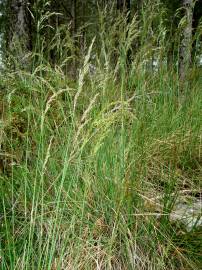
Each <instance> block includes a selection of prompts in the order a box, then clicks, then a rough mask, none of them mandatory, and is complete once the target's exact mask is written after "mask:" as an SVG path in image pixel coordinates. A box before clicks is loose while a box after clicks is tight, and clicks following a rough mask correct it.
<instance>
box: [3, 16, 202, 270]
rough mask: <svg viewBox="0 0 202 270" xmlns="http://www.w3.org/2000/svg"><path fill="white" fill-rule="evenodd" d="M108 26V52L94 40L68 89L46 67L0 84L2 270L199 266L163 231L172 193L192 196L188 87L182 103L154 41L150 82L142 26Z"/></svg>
mask: <svg viewBox="0 0 202 270" xmlns="http://www.w3.org/2000/svg"><path fill="white" fill-rule="evenodd" d="M103 14H104V13H103ZM103 16H104V15H103ZM101 19H102V18H101ZM103 22H104V20H101V22H100V23H101V26H100V27H101V29H103V28H104V27H105V25H104V24H103ZM116 23H117V24H116V25H114V29H113V28H112V29H111V30H112V32H113V31H114V32H116V31H117V29H118V28H119V27H122V29H123V31H122V32H118V33H120V35H121V36H120V39H118V40H119V46H118V47H116V48H115V45H114V42H115V40H113V38H114V39H116V38H115V37H113V36H112V32H110V31H109V33H108V32H106V33H105V32H104V31H103V32H101V33H102V34H103V35H105V36H101V40H102V43H101V45H100V47H99V46H98V44H97V43H98V40H99V39H100V37H97V38H96V39H93V41H92V42H91V45H89V49H88V50H87V51H86V55H85V56H83V60H81V62H82V61H83V64H82V65H81V67H80V70H79V72H77V73H78V75H77V78H76V79H75V80H72V79H70V78H69V77H68V76H66V75H65V73H64V69H63V66H55V67H51V66H50V65H49V64H47V63H46V64H43V63H41V64H40V65H38V66H36V67H34V68H33V70H32V72H25V71H22V70H16V71H15V72H12V71H10V72H6V73H5V74H3V75H2V76H1V78H0V86H1V88H2V89H3V90H2V95H1V176H0V177H1V179H0V180H1V181H0V193H1V194H0V196H1V200H0V207H1V208H0V211H1V212H0V218H1V230H0V262H1V266H2V269H27V270H29V269H50V270H52V269H65V270H66V269H180V268H183V269H199V268H200V266H201V261H200V252H201V244H200V241H198V239H200V238H201V231H200V230H195V229H194V230H193V231H191V232H189V233H187V232H186V229H185V228H183V227H181V225H180V224H172V223H171V222H170V220H169V213H170V212H171V211H172V208H173V206H174V204H175V201H176V199H177V198H178V197H179V196H180V194H181V192H183V191H184V190H190V191H193V190H196V191H198V192H200V190H201V128H202V126H201V118H200V115H201V109H202V108H201V100H202V99H201V98H202V97H201V95H202V94H201V89H200V83H201V82H200V79H197V80H196V79H195V77H194V79H192V80H190V82H189V83H188V85H187V86H186V87H187V89H184V92H183V93H182V92H181V87H180V83H179V81H178V76H177V73H176V71H175V68H173V69H172V70H171V69H168V68H167V65H166V61H165V57H166V52H165V51H164V43H163V41H164V40H163V35H162V45H161V46H162V48H161V47H158V50H156V51H157V53H156V54H155V57H156V55H157V56H159V58H161V59H163V60H162V62H161V63H160V64H159V68H158V69H155V70H154V69H153V68H151V64H149V61H150V62H151V54H152V52H153V51H154V46H155V40H153V41H152V42H153V43H152V47H151V48H150V51H148V49H149V46H148V45H149V44H150V43H147V42H146V39H147V38H146V36H145V35H146V33H147V30H148V29H147V27H148V25H150V24H146V22H145V24H144V27H143V28H142V29H141V30H138V28H137V24H136V19H134V20H133V21H132V22H131V24H130V25H129V26H128V28H127V29H126V30H124V29H125V28H124V26H125V24H126V20H125V19H123V18H117V21H116ZM116 27H117V29H116ZM124 31H125V32H124ZM141 31H143V32H141ZM158 31H161V29H158ZM158 31H157V34H158V33H159V32H158ZM104 33H105V34H104ZM160 33H161V32H160ZM107 34H108V35H107ZM140 37H141V38H142V39H141V46H140V48H139V52H137V54H136V55H135V56H134V57H133V58H132V59H131V61H129V63H128V51H129V49H130V48H131V47H132V44H133V42H134V41H136V40H138V42H139V40H140ZM158 38H160V37H159V35H158ZM93 54H95V58H93V59H92V60H91V57H92V55H93ZM41 59H42V62H43V56H41ZM61 62H62V60H61ZM91 64H93V65H94V71H93V72H92V71H91ZM66 69H67V67H66V68H65V70H66ZM3 91H4V92H3Z"/></svg>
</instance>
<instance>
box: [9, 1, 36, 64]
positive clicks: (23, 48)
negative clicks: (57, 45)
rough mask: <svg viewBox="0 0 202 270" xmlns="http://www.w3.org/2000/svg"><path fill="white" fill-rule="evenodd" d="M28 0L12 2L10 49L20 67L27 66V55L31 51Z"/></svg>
mask: <svg viewBox="0 0 202 270" xmlns="http://www.w3.org/2000/svg"><path fill="white" fill-rule="evenodd" d="M27 7H28V1H27V0H11V2H10V10H11V14H12V16H11V18H10V28H9V37H8V48H9V50H10V52H11V53H12V54H13V55H14V56H15V57H16V59H17V61H18V64H19V65H20V66H22V67H23V66H25V65H27V61H25V57H24V56H25V54H26V53H27V52H28V50H31V31H30V27H31V22H30V18H29V11H28V9H27Z"/></svg>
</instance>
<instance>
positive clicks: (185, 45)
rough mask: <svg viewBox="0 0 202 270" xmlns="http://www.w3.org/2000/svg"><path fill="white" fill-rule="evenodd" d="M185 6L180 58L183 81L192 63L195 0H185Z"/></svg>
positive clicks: (180, 73)
mask: <svg viewBox="0 0 202 270" xmlns="http://www.w3.org/2000/svg"><path fill="white" fill-rule="evenodd" d="M183 7H184V9H185V17H186V25H185V27H184V30H183V37H182V41H181V46H180V55H179V56H180V59H179V76H180V80H181V81H182V82H183V81H185V79H186V75H187V72H188V68H189V66H190V63H191V49H192V20H193V7H194V1H193V0H183Z"/></svg>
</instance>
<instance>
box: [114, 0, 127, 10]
mask: <svg viewBox="0 0 202 270" xmlns="http://www.w3.org/2000/svg"><path fill="white" fill-rule="evenodd" d="M117 9H118V10H120V11H126V12H128V11H130V0H117Z"/></svg>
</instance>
